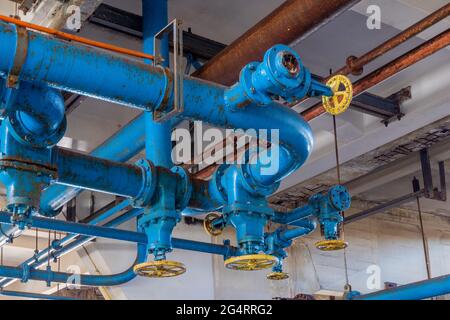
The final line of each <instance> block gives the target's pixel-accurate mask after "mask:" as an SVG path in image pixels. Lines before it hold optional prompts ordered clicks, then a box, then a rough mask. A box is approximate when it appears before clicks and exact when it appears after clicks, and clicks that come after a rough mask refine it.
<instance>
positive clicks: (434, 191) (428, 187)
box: [420, 148, 447, 201]
mask: <svg viewBox="0 0 450 320" xmlns="http://www.w3.org/2000/svg"><path fill="white" fill-rule="evenodd" d="M420 163H421V167H422V175H423V183H424V196H425V198H428V199H433V200H439V201H446V200H447V185H446V181H445V165H444V162H443V161H441V162H439V163H438V165H439V180H440V181H439V182H440V190H439V189H438V188H435V187H434V185H433V176H432V171H431V162H430V155H429V151H428V148H425V149H422V150H420Z"/></svg>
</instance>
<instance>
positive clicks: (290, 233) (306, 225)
mask: <svg viewBox="0 0 450 320" xmlns="http://www.w3.org/2000/svg"><path fill="white" fill-rule="evenodd" d="M296 226H297V227H296V228H293V229H288V230H286V231H283V232H282V233H281V234H280V238H281V240H283V241H290V240H294V239H296V238H299V237H303V236H306V235H308V234H310V233H311V232H313V231H314V230H315V229H316V223H314V221H312V220H310V219H307V218H304V219H302V220H300V221H298V222H297V224H296Z"/></svg>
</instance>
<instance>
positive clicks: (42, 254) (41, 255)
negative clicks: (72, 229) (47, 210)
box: [0, 200, 140, 288]
mask: <svg viewBox="0 0 450 320" xmlns="http://www.w3.org/2000/svg"><path fill="white" fill-rule="evenodd" d="M130 204H131V202H130V200H124V201H122V202H120V203H119V204H117V205H116V206H114V207H113V208H111V209H109V210H106V211H105V212H103V213H102V214H100V215H98V216H97V217H95V218H94V219H92V220H90V221H89V222H88V223H87V224H90V225H96V224H99V223H101V222H103V221H105V220H107V219H109V218H110V217H112V216H113V215H115V214H116V213H119V212H120V211H122V210H124V209H125V208H127V207H128V206H130ZM138 213H140V212H138ZM124 216H126V214H124V215H122V216H120V217H124ZM120 217H118V218H116V219H114V220H112V221H111V222H110V223H108V224H106V225H104V227H114V226H116V225H120V224H121V223H122V220H118V219H119V218H120ZM130 219H131V218H130ZM113 221H116V223H117V224H116V225H112V223H113ZM2 226H4V227H6V228H8V230H9V229H10V228H15V227H13V226H10V225H2ZM77 236H78V235H77V234H69V235H67V236H65V237H64V238H62V239H60V240H57V241H56V243H57V245H58V246H61V247H63V249H65V248H67V247H69V246H71V245H72V243H74V242H72V243H71V244H69V245H67V244H68V243H69V242H70V241H72V240H74V239H75V238H76V237H77ZM84 238H85V239H86V238H88V237H84ZM88 239H93V238H88ZM89 241H90V240H88V241H86V242H89ZM75 242H76V241H75ZM86 242H84V243H86ZM84 243H81V244H80V245H78V247H79V246H81V245H82V244H84ZM66 245H67V246H66ZM63 249H61V250H60V251H63ZM52 250H53V247H49V248H45V249H43V250H41V251H39V252H38V253H37V254H36V255H35V256H33V257H31V258H30V259H28V260H26V261H24V262H23V263H21V264H20V266H24V265H28V266H33V267H35V268H38V267H40V266H41V265H40V264H39V262H44V263H46V262H47V259H48V254H49V253H51V254H52V257H57V256H56V253H55V252H52ZM58 252H59V251H58ZM63 254H65V252H64V253H63ZM4 284H5V279H3V280H2V281H0V288H1V287H4Z"/></svg>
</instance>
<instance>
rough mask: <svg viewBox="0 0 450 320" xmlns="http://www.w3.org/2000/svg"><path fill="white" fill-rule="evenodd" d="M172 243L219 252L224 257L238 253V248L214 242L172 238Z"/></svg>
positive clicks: (202, 250)
mask: <svg viewBox="0 0 450 320" xmlns="http://www.w3.org/2000/svg"><path fill="white" fill-rule="evenodd" d="M172 245H173V247H174V248H177V249H182V250H189V251H197V252H203V253H210V254H217V255H221V256H224V257H228V256H234V255H236V254H237V251H238V249H237V248H235V247H231V246H224V245H218V244H212V243H205V242H199V241H193V240H186V239H177V238H173V239H172Z"/></svg>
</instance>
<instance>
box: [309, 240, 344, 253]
mask: <svg viewBox="0 0 450 320" xmlns="http://www.w3.org/2000/svg"><path fill="white" fill-rule="evenodd" d="M347 246H348V243H347V242H345V241H343V240H322V241H319V242H316V248H317V249H319V250H322V251H336V250H342V249H345V248H347Z"/></svg>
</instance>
